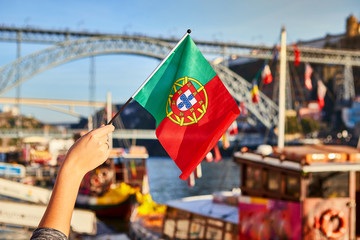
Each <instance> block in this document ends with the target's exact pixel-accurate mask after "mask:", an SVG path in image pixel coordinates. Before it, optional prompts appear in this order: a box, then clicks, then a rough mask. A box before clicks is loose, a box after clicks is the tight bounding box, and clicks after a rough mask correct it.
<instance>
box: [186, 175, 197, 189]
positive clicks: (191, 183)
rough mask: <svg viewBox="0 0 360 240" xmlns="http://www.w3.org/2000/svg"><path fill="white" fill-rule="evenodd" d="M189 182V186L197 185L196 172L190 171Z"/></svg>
mask: <svg viewBox="0 0 360 240" xmlns="http://www.w3.org/2000/svg"><path fill="white" fill-rule="evenodd" d="M187 183H188V186H189V187H194V186H195V174H194V172H192V173H190V175H189V177H188V178H187Z"/></svg>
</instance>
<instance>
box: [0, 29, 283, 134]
mask: <svg viewBox="0 0 360 240" xmlns="http://www.w3.org/2000/svg"><path fill="white" fill-rule="evenodd" d="M172 47H173V44H171V43H168V42H164V41H159V40H157V39H153V38H145V37H128V36H127V37H93V38H81V39H76V40H73V41H67V42H63V43H60V44H58V45H55V46H53V47H50V48H47V49H45V50H42V51H39V52H36V53H33V54H31V55H29V56H25V57H22V58H19V59H17V60H16V61H14V62H12V63H10V64H8V65H6V66H4V67H2V68H0V95H1V94H3V93H5V92H6V91H8V90H9V89H11V88H13V87H15V86H17V85H19V84H21V83H22V82H24V81H25V80H27V79H29V78H31V77H32V76H34V75H36V74H38V73H40V72H43V71H45V70H47V69H49V68H51V67H54V66H57V65H60V64H63V63H65V62H69V61H72V60H75V59H78V58H82V57H88V56H92V55H99V54H110V53H111V54H113V53H130V54H138V55H144V56H149V57H153V58H157V59H163V58H164V57H165V56H166V54H167V53H168V52H169V51H170V50H171V49H172ZM212 66H213V68H214V70H215V72H217V73H218V75H219V77H220V78H221V79H222V80H223V82H224V84H225V86H226V87H227V88H228V90H229V92H230V93H231V94H232V95H233V96H234V97H235V99H237V100H238V101H244V102H245V103H247V105H248V109H249V111H250V112H252V113H253V115H254V117H256V118H257V119H259V120H260V121H261V122H262V123H263V124H264V125H265V126H266V127H268V128H272V127H273V126H275V125H276V121H277V119H276V116H277V111H278V110H277V106H276V105H275V104H274V103H273V102H272V101H271V100H270V99H269V98H268V97H267V96H265V95H264V94H262V93H260V96H259V97H260V103H259V104H257V105H254V104H250V101H251V96H250V90H251V84H250V83H249V82H247V81H246V80H245V79H243V78H242V77H240V76H239V75H237V74H236V73H234V72H232V71H231V70H230V69H228V68H227V67H224V66H222V65H214V64H213V65H212ZM0 101H1V99H0ZM253 120H255V119H253Z"/></svg>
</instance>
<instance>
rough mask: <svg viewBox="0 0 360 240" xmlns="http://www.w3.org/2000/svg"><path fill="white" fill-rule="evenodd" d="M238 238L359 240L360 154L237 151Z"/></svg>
mask: <svg viewBox="0 0 360 240" xmlns="http://www.w3.org/2000/svg"><path fill="white" fill-rule="evenodd" d="M234 161H235V162H236V163H238V164H240V166H241V167H240V169H241V174H240V176H241V181H240V182H241V185H240V188H241V193H242V194H241V196H240V198H239V236H240V238H241V239H242V238H244V239H355V236H356V235H357V236H358V237H359V235H360V229H359V228H357V227H356V225H355V222H356V218H358V219H360V214H359V210H358V208H356V205H357V206H359V205H360V151H359V150H358V149H356V148H353V147H348V146H326V145H305V146H285V147H283V148H282V149H281V150H279V149H277V148H274V153H273V154H271V155H262V154H259V153H248V152H237V153H235V155H234Z"/></svg>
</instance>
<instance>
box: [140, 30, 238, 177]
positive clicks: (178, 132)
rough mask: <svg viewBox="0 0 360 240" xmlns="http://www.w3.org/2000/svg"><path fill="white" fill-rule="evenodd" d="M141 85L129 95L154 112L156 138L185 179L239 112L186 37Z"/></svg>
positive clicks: (191, 41) (216, 77)
mask: <svg viewBox="0 0 360 240" xmlns="http://www.w3.org/2000/svg"><path fill="white" fill-rule="evenodd" d="M143 85H144V86H143V87H142V88H141V89H140V90H139V91H138V93H137V94H135V96H134V99H135V100H136V101H137V102H138V103H139V104H140V105H142V106H143V107H144V108H145V109H146V110H147V111H149V112H150V113H151V114H152V115H153V116H154V118H155V120H156V124H157V128H156V136H157V138H158V140H159V142H160V143H161V145H162V146H163V147H164V149H165V150H166V152H167V153H168V154H169V156H170V157H171V158H172V159H173V160H174V161H175V163H176V165H177V166H178V167H179V169H180V170H181V171H182V174H181V175H180V178H181V179H183V180H186V179H187V178H188V177H189V175H190V174H191V173H192V172H193V171H194V170H195V168H196V166H197V165H199V163H200V162H201V161H202V160H203V159H204V158H205V156H206V155H207V153H208V152H209V151H210V150H211V149H212V148H213V147H214V146H215V145H216V143H217V142H218V141H219V139H220V138H221V136H222V135H223V134H224V132H225V131H226V130H227V129H228V128H229V126H230V125H231V124H232V122H233V121H234V120H235V119H236V118H237V116H238V115H239V114H240V110H239V108H238V106H237V104H236V102H235V100H234V99H233V98H232V96H231V95H230V94H229V92H228V91H227V89H226V88H225V86H224V84H223V83H222V82H221V80H220V78H219V77H218V76H217V74H216V73H215V71H214V70H213V69H212V67H211V66H210V64H209V62H208V61H207V60H206V59H205V58H204V56H203V55H202V54H201V52H200V51H199V49H198V48H197V47H196V45H195V43H194V42H193V40H192V39H191V38H190V35H187V36H185V37H184V38H183V40H182V41H180V42H179V43H178V45H177V46H176V47H175V48H174V49H173V51H172V52H171V53H170V54H169V55H168V57H167V58H166V59H165V60H163V62H162V63H161V64H160V66H159V67H158V68H157V70H156V71H155V72H154V73H153V74H152V76H151V77H149V80H148V81H147V82H145V83H144V84H143Z"/></svg>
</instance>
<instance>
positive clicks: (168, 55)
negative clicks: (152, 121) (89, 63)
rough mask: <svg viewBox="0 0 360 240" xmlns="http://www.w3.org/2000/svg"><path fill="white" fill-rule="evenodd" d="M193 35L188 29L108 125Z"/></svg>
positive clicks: (110, 122)
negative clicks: (189, 36) (190, 35)
mask: <svg viewBox="0 0 360 240" xmlns="http://www.w3.org/2000/svg"><path fill="white" fill-rule="evenodd" d="M190 33H191V30H190V29H188V30H187V31H186V33H185V34H184V36H183V37H182V38H181V39H180V41H179V42H178V43H177V44H176V45H175V47H174V48H173V49H172V50H171V51H170V52H169V53H168V54H167V55H166V57H165V58H164V59H163V60H162V61H161V63H160V64H159V65H158V66H157V67H156V68H155V70H154V71H153V72H152V73H151V74H150V76H149V77H148V78H147V79H146V80H145V81H144V82H143V83H142V84H141V86H140V87H139V88H138V89H137V90H136V91H135V93H134V94H133V95H132V96H131V97H130V98H129V99H128V100H127V101H126V103H125V104H124V105H123V106H122V107H121V109H120V110H119V111H118V112H117V113H116V114H115V115H114V117H113V118H112V119H111V120H110V121H109V122H108V123H107V124H106V125H110V124H112V122H113V121H114V120H115V118H116V117H117V116H119V115H120V113H121V112H122V111H123V110H124V108H125V107H126V106H127V105H128V104H129V103H130V102H131V101H132V100H133V99H134V97H135V96H136V95H137V94H138V93H139V92H140V90H141V89H142V88H143V87H144V86H145V84H146V83H147V82H148V81H149V80H150V79H151V78H152V77H153V76H154V74H155V73H156V72H157V71H158V70H159V68H160V67H161V66H162V65H163V64H164V63H165V61H166V60H167V59H168V58H169V57H170V56H171V54H172V53H173V52H174V51H175V49H176V48H177V47H178V46H179V45H180V43H182V41H184V39H185V38H186V37H187V36H188V35H189V34H190Z"/></svg>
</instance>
